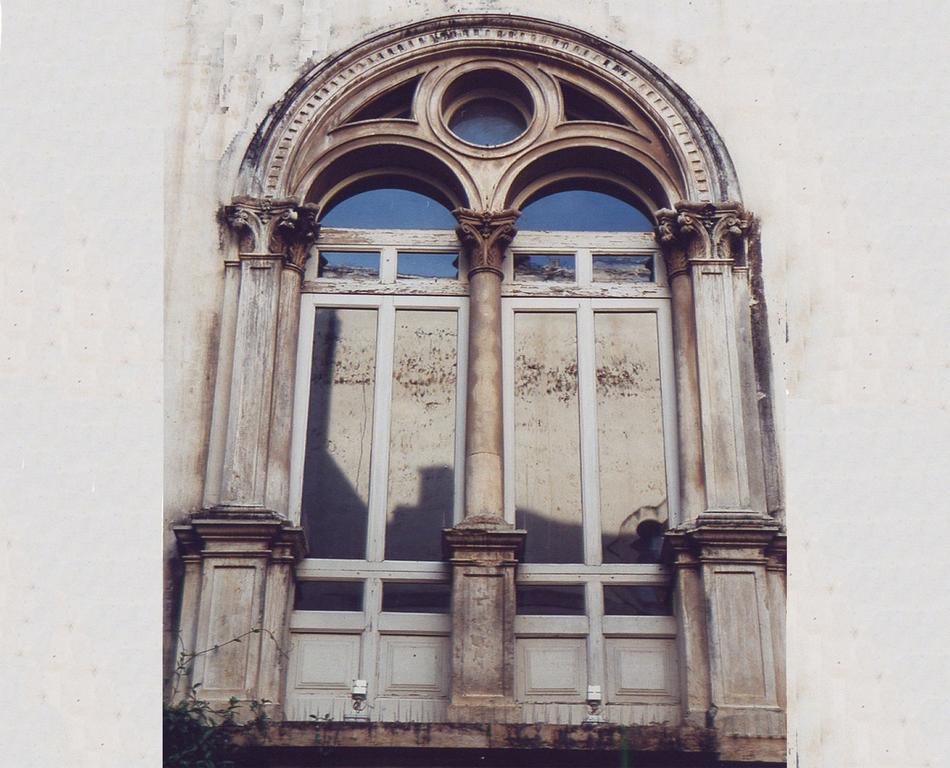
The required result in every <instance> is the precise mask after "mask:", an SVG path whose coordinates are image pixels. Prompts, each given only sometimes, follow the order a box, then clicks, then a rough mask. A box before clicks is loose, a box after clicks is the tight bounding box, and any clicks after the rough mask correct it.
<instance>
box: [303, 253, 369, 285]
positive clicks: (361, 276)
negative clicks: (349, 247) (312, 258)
mask: <svg viewBox="0 0 950 768" xmlns="http://www.w3.org/2000/svg"><path fill="white" fill-rule="evenodd" d="M317 269H318V271H317V276H318V277H325V278H333V279H338V280H378V279H379V253H378V252H374V251H320V263H319V266H318V267H317Z"/></svg>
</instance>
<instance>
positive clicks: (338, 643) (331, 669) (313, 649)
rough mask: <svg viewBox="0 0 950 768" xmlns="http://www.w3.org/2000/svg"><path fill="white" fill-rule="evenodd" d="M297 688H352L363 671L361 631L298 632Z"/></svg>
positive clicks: (296, 634)
mask: <svg viewBox="0 0 950 768" xmlns="http://www.w3.org/2000/svg"><path fill="white" fill-rule="evenodd" d="M293 642H294V651H293V654H294V668H295V670H296V674H295V676H294V685H295V686H296V687H297V688H318V689H322V690H339V691H346V692H348V691H349V690H350V687H351V686H352V685H353V681H354V680H355V679H357V678H358V677H359V676H360V675H359V665H360V635H331V634H325V635H323V634H309V633H308V634H302V633H299V634H298V633H295V634H294V641H293Z"/></svg>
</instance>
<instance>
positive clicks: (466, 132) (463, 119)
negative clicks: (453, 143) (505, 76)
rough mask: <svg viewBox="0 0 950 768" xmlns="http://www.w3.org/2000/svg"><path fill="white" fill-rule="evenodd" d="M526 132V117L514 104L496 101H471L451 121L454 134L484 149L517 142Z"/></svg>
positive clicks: (488, 99) (460, 108)
mask: <svg viewBox="0 0 950 768" xmlns="http://www.w3.org/2000/svg"><path fill="white" fill-rule="evenodd" d="M527 128H528V124H527V122H525V119H524V115H522V114H521V112H519V111H518V109H517V108H516V107H515V106H514V105H513V104H510V103H509V102H507V101H504V100H502V99H493V98H482V99H472V100H471V101H470V102H468V103H467V104H464V105H463V106H461V107H459V108H458V109H457V110H456V111H455V114H453V115H452V119H451V120H450V121H449V129H450V130H451V131H452V133H454V134H455V135H456V136H458V137H459V138H460V139H463V140H465V141H469V142H471V143H472V144H478V145H479V146H482V147H493V146H495V145H496V144H504V143H505V142H506V141H511V140H512V139H517V138H518V137H519V136H520V135H521V134H522V133H524V132H525V130H527Z"/></svg>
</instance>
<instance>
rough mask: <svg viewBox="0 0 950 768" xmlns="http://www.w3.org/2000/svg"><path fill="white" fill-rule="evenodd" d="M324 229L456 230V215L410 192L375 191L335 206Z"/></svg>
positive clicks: (329, 213)
mask: <svg viewBox="0 0 950 768" xmlns="http://www.w3.org/2000/svg"><path fill="white" fill-rule="evenodd" d="M320 223H321V224H322V225H323V226H324V227H352V228H356V229H454V228H455V225H456V224H457V222H456V221H455V217H454V216H453V215H452V212H451V211H450V210H449V209H448V208H446V207H445V206H444V205H442V204H441V203H440V202H438V201H436V200H434V199H433V198H431V197H428V196H426V195H423V194H420V193H419V192H411V191H409V190H408V189H396V188H386V189H371V190H368V191H366V192H358V193H357V194H355V195H353V196H352V197H348V198H346V199H345V200H344V201H343V202H341V203H339V204H337V205H334V206H333V207H332V208H331V209H330V210H329V211H327V212H326V213H325V214H324V215H323V217H322V218H321V219H320Z"/></svg>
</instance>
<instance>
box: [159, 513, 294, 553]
mask: <svg viewBox="0 0 950 768" xmlns="http://www.w3.org/2000/svg"><path fill="white" fill-rule="evenodd" d="M172 531H173V532H174V534H175V538H176V539H177V540H178V545H179V549H180V550H181V552H182V554H183V555H186V556H195V555H198V554H201V555H222V556H238V555H240V556H262V555H267V556H269V557H271V559H279V560H283V559H292V560H295V561H296V560H299V559H300V558H301V557H303V555H304V552H305V549H306V544H305V537H304V532H303V529H302V528H299V527H298V526H295V525H292V524H291V523H290V522H288V521H287V520H284V519H282V518H278V517H263V516H254V517H249V518H244V519H241V518H239V517H237V516H236V515H233V514H232V515H228V516H222V515H217V516H212V515H196V516H194V517H192V519H191V521H190V523H188V524H187V525H176V526H174V527H173V528H172Z"/></svg>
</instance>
